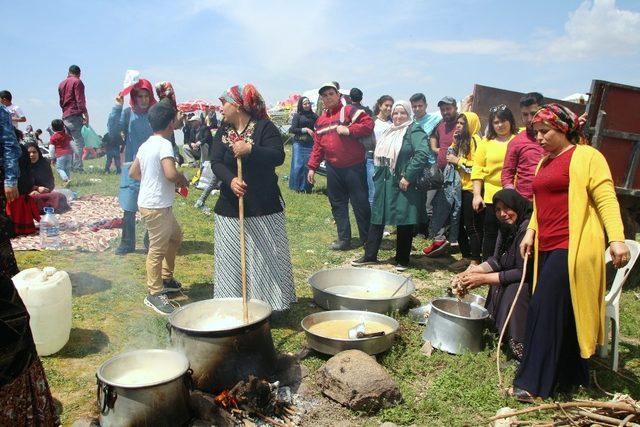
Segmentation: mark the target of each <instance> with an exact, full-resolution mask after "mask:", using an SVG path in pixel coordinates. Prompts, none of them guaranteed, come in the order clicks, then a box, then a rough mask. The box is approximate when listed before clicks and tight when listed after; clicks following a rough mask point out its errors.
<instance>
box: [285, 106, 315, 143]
mask: <svg viewBox="0 0 640 427" xmlns="http://www.w3.org/2000/svg"><path fill="white" fill-rule="evenodd" d="M317 119H318V116H316V115H315V114H300V113H295V114H294V115H293V118H292V119H291V127H290V128H289V133H292V134H294V135H295V138H294V139H295V140H296V141H300V142H313V137H312V136H311V135H309V134H308V133H306V132H303V131H302V128H309V129H311V130H313V127H314V126H315V124H316V120H317Z"/></svg>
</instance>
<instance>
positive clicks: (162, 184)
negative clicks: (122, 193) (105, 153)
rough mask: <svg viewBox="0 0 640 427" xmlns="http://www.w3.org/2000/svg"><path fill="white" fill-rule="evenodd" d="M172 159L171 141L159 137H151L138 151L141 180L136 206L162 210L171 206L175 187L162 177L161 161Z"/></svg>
mask: <svg viewBox="0 0 640 427" xmlns="http://www.w3.org/2000/svg"><path fill="white" fill-rule="evenodd" d="M169 157H170V158H172V159H173V158H174V157H173V147H172V146H171V141H169V140H168V139H164V138H163V137H161V136H159V135H151V136H150V137H149V139H147V140H146V141H145V143H144V144H142V145H141V146H140V148H139V149H138V154H136V158H137V159H138V161H139V162H140V170H141V171H142V178H141V179H140V192H139V193H138V206H140V207H142V208H147V209H162V208H168V207H170V206H172V205H173V198H174V197H175V192H176V185H175V184H174V183H173V182H171V181H169V180H168V179H167V178H166V177H165V176H164V170H163V169H162V159H166V158H169Z"/></svg>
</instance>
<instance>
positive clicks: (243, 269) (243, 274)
mask: <svg viewBox="0 0 640 427" xmlns="http://www.w3.org/2000/svg"><path fill="white" fill-rule="evenodd" d="M238 179H239V180H240V182H243V179H242V158H240V157H238ZM238 222H239V224H240V278H241V280H242V318H243V319H244V323H249V304H248V303H247V255H246V244H245V240H244V197H240V198H239V199H238Z"/></svg>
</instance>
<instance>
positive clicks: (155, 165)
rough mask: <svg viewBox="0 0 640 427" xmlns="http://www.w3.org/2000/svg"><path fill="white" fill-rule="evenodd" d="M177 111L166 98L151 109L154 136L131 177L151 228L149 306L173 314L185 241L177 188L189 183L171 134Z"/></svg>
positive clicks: (139, 202) (145, 219)
mask: <svg viewBox="0 0 640 427" xmlns="http://www.w3.org/2000/svg"><path fill="white" fill-rule="evenodd" d="M175 116H176V110H174V108H173V106H172V105H171V103H170V102H169V101H166V100H163V101H160V102H159V103H157V104H155V105H154V106H152V107H151V108H150V109H149V114H148V117H149V123H150V125H151V129H152V130H153V135H152V136H150V137H149V139H147V141H146V142H145V143H144V144H142V145H141V146H140V149H139V150H138V153H137V154H136V159H135V160H134V161H133V164H132V165H131V168H130V169H129V176H130V177H131V178H133V179H135V180H138V181H140V192H139V193H138V208H139V210H140V215H142V219H143V220H144V221H145V223H146V225H147V230H148V231H149V253H148V254H147V287H148V289H149V295H147V296H146V297H145V299H144V303H145V305H146V306H148V307H150V308H152V309H153V310H155V311H156V312H158V313H160V314H164V315H169V314H171V313H172V312H173V311H174V307H173V305H171V303H170V302H169V300H168V298H167V294H168V293H174V292H180V290H181V289H182V285H181V284H180V282H178V281H177V280H176V279H175V278H174V277H173V272H174V269H175V261H176V253H177V252H178V248H179V247H180V243H181V242H182V230H181V228H180V225H179V224H178V221H177V220H176V217H175V215H174V214H173V211H172V206H173V200H174V197H175V193H176V187H186V186H188V185H189V182H188V181H187V179H186V178H185V176H184V175H182V174H181V173H179V172H178V171H177V170H176V163H175V157H174V154H173V147H172V146H171V141H169V140H168V137H169V135H171V134H172V133H173V120H174V119H175Z"/></svg>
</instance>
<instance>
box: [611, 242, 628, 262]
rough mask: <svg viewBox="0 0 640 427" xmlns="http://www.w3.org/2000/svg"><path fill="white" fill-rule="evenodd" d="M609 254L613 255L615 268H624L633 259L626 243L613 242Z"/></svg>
mask: <svg viewBox="0 0 640 427" xmlns="http://www.w3.org/2000/svg"><path fill="white" fill-rule="evenodd" d="M609 253H611V262H612V263H613V266H614V267H615V268H622V267H624V266H625V265H627V263H628V262H629V259H630V258H631V252H630V251H629V247H628V246H627V244H626V243H624V242H611V244H610V245H609Z"/></svg>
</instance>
